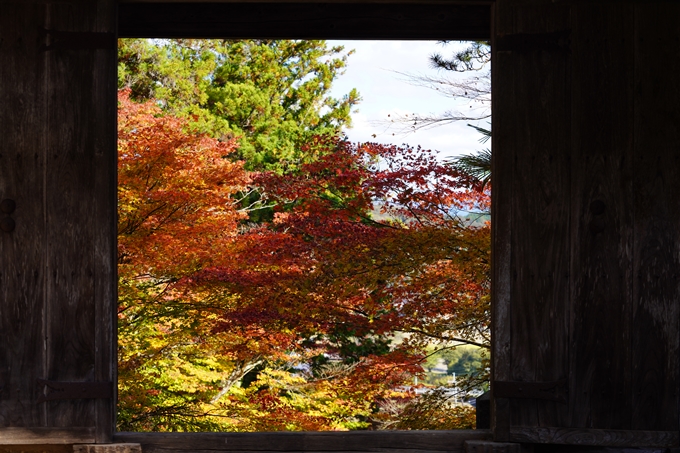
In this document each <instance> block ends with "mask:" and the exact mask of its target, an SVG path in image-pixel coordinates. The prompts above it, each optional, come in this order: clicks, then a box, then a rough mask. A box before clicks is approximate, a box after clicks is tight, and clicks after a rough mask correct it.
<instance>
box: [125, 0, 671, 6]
mask: <svg viewBox="0 0 680 453" xmlns="http://www.w3.org/2000/svg"><path fill="white" fill-rule="evenodd" d="M602 1H605V0H602ZM606 1H616V0H606ZM668 1H671V0H668ZM493 2H494V0H326V1H324V2H323V3H341V4H351V3H373V4H390V5H397V4H409V3H410V4H418V5H491V4H493ZM118 3H120V4H124V3H194V4H195V3H272V4H286V3H319V0H119V2H118Z"/></svg>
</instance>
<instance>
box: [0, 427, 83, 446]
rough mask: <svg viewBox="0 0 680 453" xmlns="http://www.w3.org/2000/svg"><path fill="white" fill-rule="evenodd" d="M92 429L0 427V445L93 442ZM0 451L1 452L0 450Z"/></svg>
mask: <svg viewBox="0 0 680 453" xmlns="http://www.w3.org/2000/svg"><path fill="white" fill-rule="evenodd" d="M95 440H96V439H95V429H94V427H90V426H85V427H77V426H74V427H69V428H56V427H55V428H45V427H40V428H19V427H1V428H0V445H30V444H39V445H47V444H51V445H59V444H61V445H69V444H83V443H84V444H87V443H94V442H95ZM0 450H2V449H1V448H0Z"/></svg>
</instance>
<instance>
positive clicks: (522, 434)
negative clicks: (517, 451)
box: [510, 427, 679, 448]
mask: <svg viewBox="0 0 680 453" xmlns="http://www.w3.org/2000/svg"><path fill="white" fill-rule="evenodd" d="M510 432H511V437H512V439H513V441H514V442H527V443H543V444H565V445H591V446H597V445H603V446H607V447H631V448H634V447H675V446H677V445H678V440H679V436H678V432H677V431H634V430H613V429H570V428H538V427H525V428H522V427H513V428H511V429H510Z"/></svg>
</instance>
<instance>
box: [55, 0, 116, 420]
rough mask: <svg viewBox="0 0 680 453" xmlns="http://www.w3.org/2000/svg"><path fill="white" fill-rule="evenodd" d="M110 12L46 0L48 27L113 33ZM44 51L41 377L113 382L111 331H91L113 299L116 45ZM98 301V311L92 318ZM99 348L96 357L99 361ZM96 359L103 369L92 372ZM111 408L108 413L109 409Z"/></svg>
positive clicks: (87, 404)
mask: <svg viewBox="0 0 680 453" xmlns="http://www.w3.org/2000/svg"><path fill="white" fill-rule="evenodd" d="M114 11H115V9H114V4H113V2H111V1H98V2H88V3H82V4H70V3H57V4H53V5H50V6H49V22H48V23H49V27H48V29H49V30H56V31H58V32H94V31H102V30H101V27H102V26H108V30H106V29H105V31H111V32H113V26H114V19H115V16H114ZM98 16H99V17H98ZM106 18H108V25H107V22H106V20H107V19H106ZM98 20H100V21H102V22H103V24H98V23H97V21H98ZM98 28H99V29H98ZM97 54H100V58H97ZM45 58H46V60H47V65H48V70H47V71H48V72H47V84H46V89H47V90H48V99H49V101H48V104H47V109H46V111H47V115H48V117H47V122H48V127H49V130H50V133H49V136H48V137H47V144H46V151H47V167H48V168H49V171H47V172H46V175H45V184H46V187H47V190H46V192H45V209H46V216H47V225H49V228H48V233H47V235H48V236H47V237H48V241H47V244H46V247H45V251H46V258H47V263H46V265H47V267H48V269H49V273H48V274H47V288H48V292H47V294H46V298H47V303H48V309H47V310H46V320H47V335H48V337H49V338H50V341H49V343H48V350H47V357H48V370H47V378H48V379H50V380H56V381H93V380H95V378H96V377H97V375H99V376H101V377H105V378H104V379H102V380H105V381H111V380H112V373H111V365H112V364H111V363H110V362H111V361H112V357H113V356H112V353H111V352H112V351H111V349H112V345H111V343H110V341H111V340H110V339H111V338H112V332H107V333H108V338H109V341H108V343H109V344H103V341H102V340H103V338H102V337H101V334H100V336H99V338H98V335H97V334H98V332H101V331H100V330H99V329H98V324H101V323H104V325H102V326H101V327H103V328H104V329H111V326H112V322H111V317H112V315H113V310H112V309H111V307H112V306H113V305H115V300H114V299H113V295H114V293H113V292H112V291H111V285H112V284H113V282H114V280H115V270H114V269H115V268H114V267H113V256H114V254H113V251H114V249H113V248H112V247H111V237H112V235H113V234H114V233H113V231H114V230H113V228H112V221H113V219H115V211H114V210H113V209H114V207H115V194H114V191H113V190H112V187H111V184H113V181H114V180H113V178H112V174H115V167H112V165H111V164H112V162H113V160H112V154H113V155H115V137H116V135H115V130H113V128H112V126H113V125H115V105H116V103H115V100H114V99H112V92H115V86H114V85H113V81H115V66H114V65H113V58H115V49H113V48H111V49H80V48H74V49H71V48H68V47H66V48H58V49H50V50H47V51H45ZM99 180H101V181H99ZM95 189H98V190H99V191H101V192H100V193H98V192H97V190H95ZM100 288H101V289H100ZM98 290H99V291H98ZM97 296H99V297H101V299H99V298H98V297H97ZM98 305H99V306H100V307H101V308H100V310H102V309H103V310H102V311H105V312H106V313H105V315H104V316H101V315H100V316H99V318H97V314H98V309H97V306H98ZM104 307H108V309H105V308H104ZM102 314H104V313H102ZM107 319H108V321H107ZM97 355H102V357H101V358H100V359H99V360H97ZM97 362H99V363H100V364H101V366H102V369H101V370H97V369H96V367H95V364H96V363H97ZM104 363H105V365H104ZM104 368H105V369H104ZM101 404H102V403H101V402H100V403H97V402H95V401H93V400H65V401H54V402H49V403H47V405H48V410H49V417H48V420H47V424H48V426H61V427H68V426H93V425H95V423H96V422H97V418H98V417H97V412H96V411H95V408H96V407H97V406H98V405H99V406H100V407H101ZM110 405H111V402H109V410H108V411H107V412H111V410H110ZM107 420H108V424H109V425H111V420H112V418H111V417H110V416H108V417H106V419H105V420H104V423H106V421H107ZM106 428H107V429H108V430H109V431H111V429H112V427H111V426H107V427H106Z"/></svg>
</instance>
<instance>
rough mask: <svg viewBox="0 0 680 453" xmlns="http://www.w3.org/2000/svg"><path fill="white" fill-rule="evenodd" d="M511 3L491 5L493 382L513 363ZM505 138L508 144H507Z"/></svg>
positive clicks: (505, 426) (497, 428)
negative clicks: (507, 42)
mask: <svg viewBox="0 0 680 453" xmlns="http://www.w3.org/2000/svg"><path fill="white" fill-rule="evenodd" d="M509 9H510V5H509V3H508V2H504V1H498V2H496V4H495V5H494V8H493V9H492V18H493V21H492V36H491V50H492V52H493V53H492V57H491V58H492V60H493V67H492V71H491V90H492V98H493V99H494V102H492V104H491V116H492V118H493V119H492V122H493V134H492V136H491V145H492V149H493V150H494V152H493V154H492V161H491V165H492V174H493V178H494V179H493V191H492V192H491V197H492V198H491V200H492V201H491V218H492V219H493V222H491V258H492V259H491V265H492V266H491V272H492V277H491V382H493V381H508V380H510V379H511V366H512V365H511V363H512V356H511V354H510V342H511V340H512V336H511V335H512V332H511V330H510V319H511V315H512V305H511V297H510V295H511V290H512V265H511V261H512V246H511V237H512V194H513V191H512V188H513V173H512V168H513V154H512V151H511V150H512V131H513V117H512V116H509V115H506V114H503V112H504V111H505V112H507V111H508V109H510V106H511V104H512V98H511V96H512V91H511V89H510V87H512V86H513V85H514V84H515V78H514V74H513V73H512V72H511V68H512V55H511V53H510V52H498V51H497V50H496V46H495V40H496V36H497V35H498V34H502V33H507V32H508V30H510V29H511V23H510V21H509V20H508V19H509V17H508V16H507V14H509ZM506 11H508V12H506ZM505 87H508V88H507V89H506V88H505ZM506 98H507V99H506ZM505 143H507V144H508V145H507V146H503V145H504V144H505ZM493 390H494V389H493V386H492V387H491V395H492V396H491V429H492V430H493V433H494V440H497V441H503V440H506V439H508V438H509V429H510V401H509V400H508V399H503V398H496V397H494V396H493Z"/></svg>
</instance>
